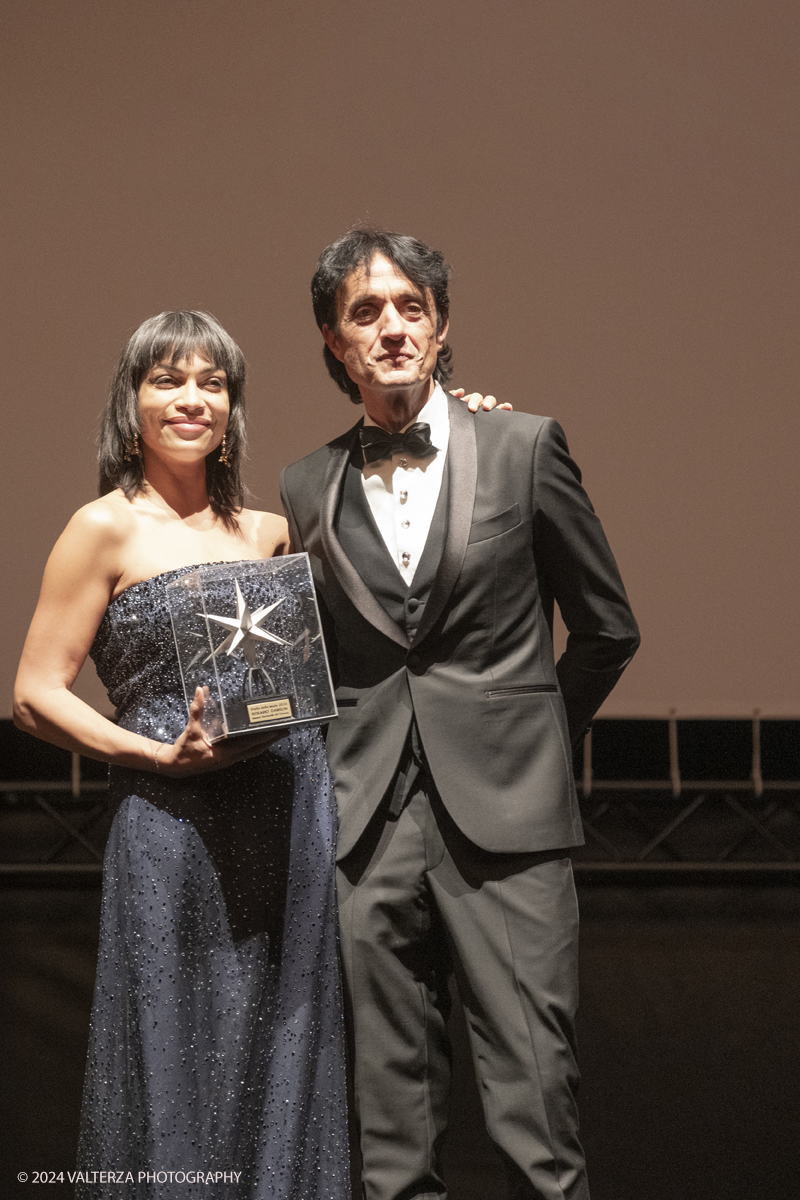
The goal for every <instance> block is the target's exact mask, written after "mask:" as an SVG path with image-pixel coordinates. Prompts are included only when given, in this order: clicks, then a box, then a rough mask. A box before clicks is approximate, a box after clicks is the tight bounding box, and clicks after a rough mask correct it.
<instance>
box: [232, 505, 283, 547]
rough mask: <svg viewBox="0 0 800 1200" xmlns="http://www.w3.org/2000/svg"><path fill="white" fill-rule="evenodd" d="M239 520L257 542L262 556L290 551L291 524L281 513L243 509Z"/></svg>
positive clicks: (248, 535)
mask: <svg viewBox="0 0 800 1200" xmlns="http://www.w3.org/2000/svg"><path fill="white" fill-rule="evenodd" d="M239 520H240V521H241V523H242V525H243V526H244V532H245V535H246V536H247V537H248V539H249V540H252V541H253V542H255V543H256V545H257V546H258V549H259V553H260V554H261V556H262V558H272V557H273V556H274V555H276V554H288V552H289V526H288V525H287V524H286V518H285V517H284V516H282V515H281V514H279V513H271V512H259V511H258V510H256V509H253V508H245V509H242V512H241V515H240V518H239Z"/></svg>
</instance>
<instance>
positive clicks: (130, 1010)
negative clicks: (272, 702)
mask: <svg viewBox="0 0 800 1200" xmlns="http://www.w3.org/2000/svg"><path fill="white" fill-rule="evenodd" d="M190 569H191V568H188V567H187V568H182V569H180V570H177V571H169V572H166V573H165V574H162V575H157V576H155V577H154V578H152V579H146V580H144V582H142V583H138V584H136V585H134V586H133V587H131V588H128V590H127V591H125V592H123V593H122V594H121V595H119V596H118V597H117V598H116V599H115V600H114V601H112V603H111V604H110V605H109V607H108V610H107V611H106V614H105V616H104V618H103V621H102V623H101V625H100V628H99V630H98V632H97V636H96V638H95V642H94V645H93V647H92V658H93V659H94V661H95V664H96V666H97V670H98V674H99V676H100V678H101V680H102V681H103V683H104V685H105V686H106V688H107V689H108V693H109V697H110V699H111V701H112V703H113V704H114V705H115V707H116V709H117V719H118V721H119V723H120V724H121V725H122V726H123V727H124V728H126V729H132V730H134V731H135V732H136V733H140V734H143V735H145V736H147V737H152V738H155V739H157V740H159V741H173V740H174V739H175V738H176V737H177V736H178V735H179V734H180V733H181V731H182V730H183V728H184V725H185V723H186V705H185V702H184V697H183V691H182V688H181V681H180V675H179V671H178V664H177V658H176V655H175V649H174V644H173V638H172V630H171V626H170V620H169V612H168V608H167V603H166V596H165V591H164V589H165V586H166V584H167V583H169V582H171V581H172V580H173V579H175V578H176V577H178V576H179V575H180V574H181V573H182V571H183V570H190ZM110 783H111V793H112V802H114V803H115V804H116V805H118V808H117V812H116V816H115V818H114V823H113V826H112V829H111V835H110V837H109V841H108V846H107V850H106V858H105V867H104V883H103V902H102V921H101V932H100V953H99V961H98V968H97V981H96V985H95V995H94V1003H93V1008H92V1024H91V1038H90V1048H89V1061H88V1067H87V1075H86V1083H85V1088H84V1098H83V1112H82V1124H81V1137H80V1146H79V1161H78V1168H79V1170H80V1172H81V1173H82V1174H83V1175H84V1176H85V1178H86V1180H88V1182H84V1183H81V1184H79V1186H78V1189H77V1192H76V1195H77V1196H78V1197H79V1200H88V1198H90V1197H91V1198H92V1200H95V1198H100V1197H102V1198H104V1200H106V1198H108V1200H111V1198H112V1197H114V1198H116V1197H125V1198H127V1197H131V1198H133V1197H136V1198H137V1200H138V1198H139V1197H142V1198H145V1197H147V1198H151V1197H153V1198H155V1197H157V1198H158V1200H165V1198H167V1197H173V1196H180V1197H186V1198H188V1197H191V1196H193V1195H202V1196H206V1197H212V1196H213V1197H215V1196H220V1197H226V1198H227V1197H230V1198H231V1200H233V1198H236V1200H239V1198H240V1197H241V1198H244V1197H247V1198H251V1197H252V1198H256V1197H257V1198H258V1200H349V1196H350V1189H349V1178H348V1167H347V1124H346V1111H345V1105H346V1100H345V1073H344V1045H343V1040H344V1031H343V1022H342V1008H341V993H340V983H339V973H338V955H337V935H336V905H335V894H334V863H333V859H334V822H335V815H334V798H333V790H332V787H331V783H330V778H329V775H328V769H327V764H326V761H325V754H324V749H323V744H322V739H321V737H320V734H319V731H318V730H317V729H314V728H310V727H308V726H305V727H298V728H296V729H295V730H294V731H293V732H292V733H291V734H290V735H289V736H288V737H287V738H285V739H284V740H282V741H280V742H277V743H276V744H275V745H274V746H273V747H271V748H270V750H269V751H267V752H266V753H265V754H262V755H260V756H259V757H257V758H253V759H250V760H248V761H247V762H244V763H240V764H237V765H235V766H232V767H229V768H226V769H225V770H223V771H218V772H213V773H210V774H206V775H197V776H194V777H189V778H186V779H181V780H171V779H167V778H165V777H159V776H158V775H156V774H153V773H151V772H140V771H132V770H127V769H124V768H119V767H112V768H111V772H110ZM109 1171H111V1172H114V1181H113V1182H110V1181H109V1180H108V1177H107V1178H106V1180H104V1181H102V1182H101V1174H100V1173H101V1172H103V1173H105V1174H106V1175H107V1173H108V1172H109ZM209 1173H213V1175H212V1177H213V1180H214V1182H213V1183H212V1185H211V1186H209V1179H208V1174H209ZM120 1174H124V1176H125V1180H124V1181H122V1182H121V1181H120ZM237 1176H238V1178H237ZM131 1177H132V1181H131Z"/></svg>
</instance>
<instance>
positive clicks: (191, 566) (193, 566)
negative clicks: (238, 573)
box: [107, 558, 264, 608]
mask: <svg viewBox="0 0 800 1200" xmlns="http://www.w3.org/2000/svg"><path fill="white" fill-rule="evenodd" d="M255 562H264V559H263V558H219V559H215V560H213V561H211V562H198V563H186V564H185V565H184V566H182V567H170V569H169V570H168V571H157V572H156V574H155V575H148V576H147V577H146V578H145V579H137V581H136V583H130V584H128V586H127V587H126V588H123V589H122V591H121V592H117V594H116V596H112V598H111V599H110V600H109V602H108V605H107V607H108V608H111V606H112V604H116V603H117V601H118V600H121V599H122V597H123V596H127V594H128V592H132V591H133V590H134V589H135V588H139V587H142V585H143V584H145V583H154V582H155V580H156V579H163V578H164V576H165V575H177V573H178V571H196V570H197V568H198V567H224V566H225V565H226V564H228V563H230V564H231V566H232V565H233V564H234V563H236V564H237V565H239V564H241V563H255Z"/></svg>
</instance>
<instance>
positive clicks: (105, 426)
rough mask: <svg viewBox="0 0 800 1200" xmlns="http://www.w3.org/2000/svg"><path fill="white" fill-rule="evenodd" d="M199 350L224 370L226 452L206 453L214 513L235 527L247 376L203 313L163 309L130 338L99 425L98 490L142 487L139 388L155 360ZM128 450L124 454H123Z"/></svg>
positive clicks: (231, 345)
mask: <svg viewBox="0 0 800 1200" xmlns="http://www.w3.org/2000/svg"><path fill="white" fill-rule="evenodd" d="M195 354H202V356H203V357H204V358H206V359H208V361H209V362H211V363H213V364H214V366H215V367H217V368H218V369H219V370H222V371H224V372H225V375H226V377H227V382H228V398H229V400H230V415H229V417H228V424H227V426H226V428H225V454H226V458H227V460H228V463H227V466H226V465H225V463H223V464H221V465H220V461H219V456H220V447H219V446H218V447H217V449H216V450H212V452H211V453H210V454H209V455H207V456H206V487H207V489H208V499H209V503H210V504H211V509H212V512H214V513H216V515H217V516H218V517H221V518H222V521H223V522H224V524H225V525H226V526H227V527H228V528H233V527H235V526H236V514H237V513H238V512H241V509H242V505H243V503H244V486H243V484H242V474H241V468H242V462H243V460H244V453H245V441H246V434H245V411H244V381H245V363H244V355H243V354H242V352H241V350H240V349H239V347H238V346H237V345H236V342H235V341H234V340H233V338H232V337H230V335H229V334H227V333H226V332H225V330H224V329H223V328H222V326H221V325H220V323H219V321H217V320H216V319H215V318H214V317H212V316H211V315H210V314H209V313H204V312H189V311H178V312H163V313H160V314H159V315H158V316H157V317H150V318H149V320H147V321H144V322H143V323H142V324H141V325H140V326H139V328H138V329H137V330H136V332H135V333H134V335H133V337H132V338H131V340H130V341H129V342H128V344H127V346H126V347H125V350H124V351H123V354H122V357H121V358H120V360H119V364H118V365H117V370H116V373H115V375H114V382H113V383H112V385H111V395H110V396H109V398H108V403H107V404H106V407H105V411H104V413H103V420H102V424H101V427H100V438H99V447H98V455H97V459H98V465H99V468H100V489H99V490H100V495H101V496H105V495H106V493H107V492H111V491H113V490H114V488H121V489H122V491H123V492H124V493H125V495H126V496H127V498H128V499H129V500H132V499H133V497H134V496H135V495H137V493H139V492H141V491H143V490H144V460H143V458H142V456H141V455H140V454H131V448H132V447H133V445H134V441H135V438H136V436H137V434H138V433H139V431H140V425H139V387H140V385H141V382H142V380H143V379H144V377H145V375H146V374H147V372H148V371H149V370H150V368H151V367H153V366H155V364H156V363H157V362H164V361H168V362H170V363H171V364H172V365H173V366H174V365H175V364H176V363H179V362H180V361H181V359H184V358H188V359H191V358H192V357H193V356H194V355H195ZM126 453H127V454H128V458H127V459H126V457H125V455H126Z"/></svg>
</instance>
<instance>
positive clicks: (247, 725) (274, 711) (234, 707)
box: [228, 696, 297, 733]
mask: <svg viewBox="0 0 800 1200" xmlns="http://www.w3.org/2000/svg"><path fill="white" fill-rule="evenodd" d="M296 719H297V707H296V705H295V703H294V697H293V696H248V698H247V699H246V700H238V701H237V700H235V701H234V702H233V703H232V704H229V705H228V721H229V722H230V724H231V726H232V727H233V728H234V729H235V730H236V732H237V733H251V732H253V730H255V729H261V728H262V727H263V726H265V725H287V724H289V723H291V722H292V721H295V720H296Z"/></svg>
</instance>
